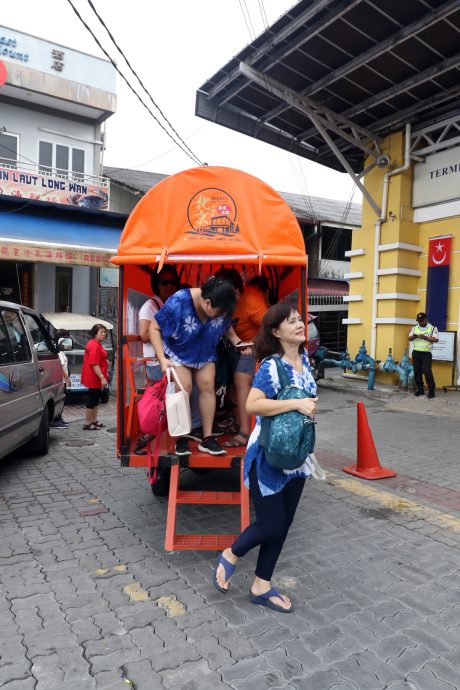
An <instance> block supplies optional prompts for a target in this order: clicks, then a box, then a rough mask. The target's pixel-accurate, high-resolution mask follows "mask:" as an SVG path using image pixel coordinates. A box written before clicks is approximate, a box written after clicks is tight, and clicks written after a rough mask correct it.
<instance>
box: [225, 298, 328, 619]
mask: <svg viewBox="0 0 460 690" xmlns="http://www.w3.org/2000/svg"><path fill="white" fill-rule="evenodd" d="M304 344H305V324H304V322H303V321H302V318H301V316H300V314H299V313H298V312H297V310H296V309H294V308H293V307H292V306H291V305H289V304H287V303H283V302H281V303H279V304H275V305H273V306H272V307H270V308H269V309H268V311H267V313H266V314H265V316H264V318H263V320H262V328H261V330H260V331H259V333H258V335H257V337H256V339H255V351H256V356H257V359H259V360H262V364H261V366H260V368H259V371H258V372H257V374H256V375H255V377H254V380H253V383H252V388H251V391H250V393H249V396H248V400H247V403H246V411H247V412H248V414H251V415H257V418H256V425H255V427H254V430H253V432H252V434H251V436H250V438H249V441H248V447H247V451H246V456H245V459H244V477H245V483H246V485H247V486H248V487H249V488H250V490H251V497H252V500H253V504H254V509H255V513H256V522H253V523H252V524H251V525H249V527H247V528H246V529H245V530H244V532H242V533H241V534H240V536H239V537H238V538H237V539H236V541H235V542H234V543H233V545H232V546H231V547H230V548H228V549H225V550H224V551H223V553H222V555H221V557H220V559H219V563H218V566H217V569H216V570H215V572H214V575H213V580H214V584H215V586H216V587H217V589H218V590H219V591H220V592H223V593H225V592H227V591H228V589H229V581H230V577H231V576H232V574H233V571H234V569H235V565H236V562H237V560H238V558H240V557H242V556H244V555H245V554H246V553H247V552H248V551H249V550H250V549H253V548H254V547H256V546H258V547H259V556H258V560H257V566H256V572H255V579H254V582H253V584H252V587H251V590H250V593H249V600H250V601H251V602H252V603H253V604H259V605H261V606H267V607H268V608H271V609H274V610H275V611H279V612H282V613H289V612H291V611H292V610H293V606H292V603H291V601H290V600H289V599H288V597H287V596H286V595H284V594H280V593H279V592H277V591H276V590H275V589H274V588H272V586H271V578H272V574H273V571H274V568H275V565H276V563H277V561H278V558H279V555H280V553H281V549H282V548H283V544H284V541H285V539H286V537H287V534H288V531H289V528H290V526H291V524H292V521H293V519H294V515H295V512H296V510H297V505H298V503H299V500H300V497H301V495H302V490H303V487H304V484H305V479H306V478H307V477H310V476H311V475H312V473H313V472H314V469H315V467H314V464H313V461H312V460H311V459H310V456H307V457H306V458H305V459H304V462H303V464H302V465H301V466H300V467H299V468H297V469H295V470H281V469H277V468H275V467H273V466H272V465H270V464H269V463H268V462H267V459H266V457H265V452H264V449H263V448H262V447H261V446H259V444H258V439H259V434H260V428H261V417H267V416H268V417H271V416H274V415H277V414H282V413H283V412H290V411H291V410H297V411H298V412H301V413H303V414H305V415H309V416H311V415H314V413H315V409H316V402H317V400H318V398H316V397H310V398H302V399H293V400H276V396H277V394H278V392H279V390H280V388H281V385H280V382H279V379H278V373H277V368H276V362H275V361H274V360H273V359H271V358H270V359H265V358H266V357H272V356H273V355H274V356H276V357H279V358H280V360H281V363H282V364H283V366H284V367H285V369H286V372H287V374H288V376H289V379H290V381H291V383H292V384H293V385H294V386H296V387H298V388H303V389H304V390H305V391H307V392H308V393H310V395H312V396H313V395H315V394H316V383H315V381H314V379H313V376H312V373H311V369H310V364H309V361H308V354H307V352H306V350H305V347H304Z"/></svg>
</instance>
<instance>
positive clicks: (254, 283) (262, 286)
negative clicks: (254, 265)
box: [246, 276, 270, 292]
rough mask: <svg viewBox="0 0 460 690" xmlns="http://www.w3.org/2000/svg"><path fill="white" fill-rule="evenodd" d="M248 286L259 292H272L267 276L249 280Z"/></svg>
mask: <svg viewBox="0 0 460 690" xmlns="http://www.w3.org/2000/svg"><path fill="white" fill-rule="evenodd" d="M246 285H249V286H251V287H256V288H259V290H262V291H263V292H268V291H269V290H270V286H269V284H268V280H267V279H266V277H265V276H254V277H253V278H251V280H248V282H247V283H246Z"/></svg>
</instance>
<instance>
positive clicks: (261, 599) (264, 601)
mask: <svg viewBox="0 0 460 690" xmlns="http://www.w3.org/2000/svg"><path fill="white" fill-rule="evenodd" d="M270 597H276V598H277V599H281V601H284V599H283V597H282V596H281V594H280V593H279V592H278V591H277V590H276V589H275V588H274V587H271V589H269V590H268V592H265V593H264V594H259V595H257V594H254V593H253V592H249V601H250V602H251V604H258V605H259V606H266V607H267V609H272V611H278V613H291V612H292V611H294V607H293V605H292V604H291V606H290V608H288V609H285V608H283V607H282V606H280V605H279V604H275V603H274V602H273V601H270Z"/></svg>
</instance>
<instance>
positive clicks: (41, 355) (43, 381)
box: [23, 310, 64, 416]
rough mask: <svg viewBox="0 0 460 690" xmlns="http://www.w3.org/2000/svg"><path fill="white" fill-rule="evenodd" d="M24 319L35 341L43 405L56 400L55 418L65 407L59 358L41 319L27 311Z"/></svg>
mask: <svg viewBox="0 0 460 690" xmlns="http://www.w3.org/2000/svg"><path fill="white" fill-rule="evenodd" d="M23 317H24V320H25V322H26V325H27V327H28V329H29V332H30V335H31V337H32V341H33V347H34V350H35V355H36V357H37V359H38V372H39V384H40V391H41V394H42V399H43V404H44V405H46V404H47V402H48V400H50V398H52V399H53V400H54V408H55V416H56V415H58V414H60V413H61V412H62V408H63V406H64V377H63V372H62V365H61V362H60V360H59V356H58V354H57V352H56V349H55V347H54V345H53V343H52V341H51V338H50V335H49V333H48V331H47V330H46V328H45V327H44V325H43V324H42V322H41V320H40V317H39V316H38V315H37V314H35V313H33V312H31V311H29V310H27V311H24V312H23Z"/></svg>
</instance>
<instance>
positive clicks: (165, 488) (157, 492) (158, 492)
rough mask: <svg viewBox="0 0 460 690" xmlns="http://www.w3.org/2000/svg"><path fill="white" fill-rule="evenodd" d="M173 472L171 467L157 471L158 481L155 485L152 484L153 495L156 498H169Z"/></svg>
mask: <svg viewBox="0 0 460 690" xmlns="http://www.w3.org/2000/svg"><path fill="white" fill-rule="evenodd" d="M170 476H171V470H170V468H169V467H162V468H161V469H159V470H157V479H156V482H155V484H151V489H152V494H153V495H154V496H167V495H168V494H169V479H170Z"/></svg>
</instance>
